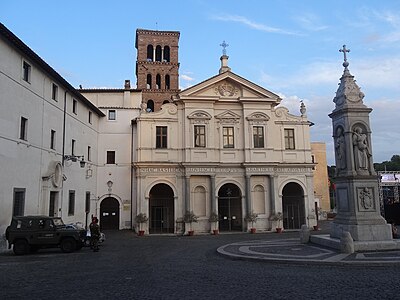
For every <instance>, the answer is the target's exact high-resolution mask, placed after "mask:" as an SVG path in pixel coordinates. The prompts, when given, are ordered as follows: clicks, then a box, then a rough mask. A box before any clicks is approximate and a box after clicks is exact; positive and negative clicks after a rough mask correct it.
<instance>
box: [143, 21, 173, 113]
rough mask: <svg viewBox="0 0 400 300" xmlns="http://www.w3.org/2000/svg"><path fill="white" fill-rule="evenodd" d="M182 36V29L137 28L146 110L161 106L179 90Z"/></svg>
mask: <svg viewBox="0 0 400 300" xmlns="http://www.w3.org/2000/svg"><path fill="white" fill-rule="evenodd" d="M179 36H180V33H179V31H158V30H147V29H137V30H136V41H135V48H136V49H137V59H136V79H137V88H138V89H140V90H142V97H143V98H142V99H143V100H142V108H143V109H144V110H147V111H158V110H160V108H161V105H162V104H164V103H167V102H171V101H172V99H171V97H172V96H173V95H176V94H177V93H178V92H179V62H178V48H179V46H178V43H179Z"/></svg>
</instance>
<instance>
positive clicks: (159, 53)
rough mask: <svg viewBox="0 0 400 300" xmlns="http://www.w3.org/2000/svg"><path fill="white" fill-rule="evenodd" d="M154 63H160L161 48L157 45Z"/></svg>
mask: <svg viewBox="0 0 400 300" xmlns="http://www.w3.org/2000/svg"><path fill="white" fill-rule="evenodd" d="M156 61H161V46H160V45H157V47H156Z"/></svg>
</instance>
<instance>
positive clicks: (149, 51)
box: [147, 45, 153, 61]
mask: <svg viewBox="0 0 400 300" xmlns="http://www.w3.org/2000/svg"><path fill="white" fill-rule="evenodd" d="M147 61H153V45H147Z"/></svg>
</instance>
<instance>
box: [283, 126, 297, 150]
mask: <svg viewBox="0 0 400 300" xmlns="http://www.w3.org/2000/svg"><path fill="white" fill-rule="evenodd" d="M285 149H286V150H293V149H295V144H294V129H285Z"/></svg>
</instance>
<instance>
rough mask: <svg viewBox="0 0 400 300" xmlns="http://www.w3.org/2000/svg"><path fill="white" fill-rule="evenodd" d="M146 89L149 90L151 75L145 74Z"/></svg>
mask: <svg viewBox="0 0 400 300" xmlns="http://www.w3.org/2000/svg"><path fill="white" fill-rule="evenodd" d="M146 83H147V86H146V88H147V89H151V74H147V82H146Z"/></svg>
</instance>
